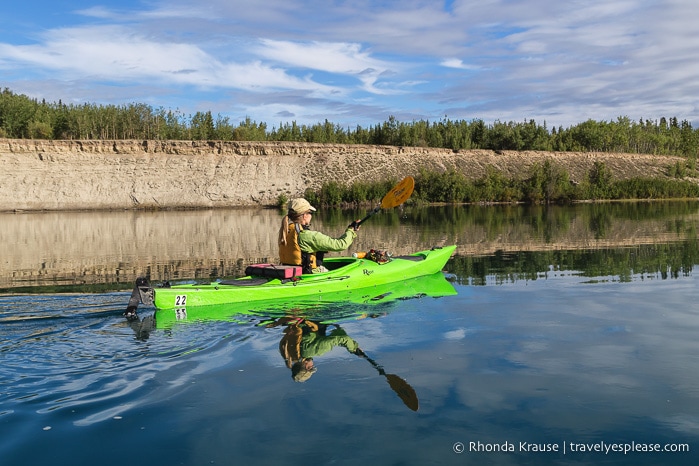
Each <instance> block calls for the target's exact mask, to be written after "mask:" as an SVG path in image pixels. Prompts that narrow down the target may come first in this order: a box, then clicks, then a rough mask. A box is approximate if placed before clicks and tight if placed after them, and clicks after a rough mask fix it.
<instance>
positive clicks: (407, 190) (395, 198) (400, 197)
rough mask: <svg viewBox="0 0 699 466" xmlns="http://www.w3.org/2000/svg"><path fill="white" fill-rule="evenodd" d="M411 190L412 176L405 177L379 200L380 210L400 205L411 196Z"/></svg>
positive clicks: (413, 181) (413, 182)
mask: <svg viewBox="0 0 699 466" xmlns="http://www.w3.org/2000/svg"><path fill="white" fill-rule="evenodd" d="M413 189H415V180H414V179H413V177H412V176H406V177H405V178H403V179H402V180H401V182H400V183H398V184H397V185H395V186H394V187H393V189H391V190H390V191H389V192H388V193H387V194H386V195H385V196H384V197H383V199H381V208H382V209H390V208H392V207H396V206H399V205H401V204H402V203H404V202H405V201H407V200H408V198H409V197H410V195H411V194H413Z"/></svg>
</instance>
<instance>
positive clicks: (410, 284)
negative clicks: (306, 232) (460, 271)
mask: <svg viewBox="0 0 699 466" xmlns="http://www.w3.org/2000/svg"><path fill="white" fill-rule="evenodd" d="M455 294H456V290H455V289H454V286H453V285H452V284H451V283H450V282H449V281H448V280H447V279H446V278H445V276H444V274H443V273H442V272H438V273H436V274H432V275H425V276H422V277H416V278H411V279H408V280H403V281H401V282H394V283H389V284H384V285H376V286H371V287H366V288H362V289H358V290H347V291H341V292H336V293H328V294H324V295H322V296H314V297H309V298H300V297H296V298H289V299H271V300H267V301H253V302H238V303H230V304H218V305H210V306H194V307H176V308H174V309H158V310H156V311H155V325H156V326H157V327H158V328H168V327H172V326H173V325H177V324H179V323H184V322H204V321H210V320H213V321H239V322H240V323H246V322H249V317H250V316H255V317H266V318H269V319H276V318H282V317H286V316H288V314H289V310H290V309H294V310H296V312H302V313H303V317H304V318H307V319H310V320H313V321H318V322H325V323H329V322H333V321H339V320H351V319H356V318H363V317H366V316H367V315H368V314H372V313H374V312H388V310H389V308H390V307H391V303H395V302H397V301H400V300H405V299H412V298H420V297H434V298H438V297H443V296H452V295H455Z"/></svg>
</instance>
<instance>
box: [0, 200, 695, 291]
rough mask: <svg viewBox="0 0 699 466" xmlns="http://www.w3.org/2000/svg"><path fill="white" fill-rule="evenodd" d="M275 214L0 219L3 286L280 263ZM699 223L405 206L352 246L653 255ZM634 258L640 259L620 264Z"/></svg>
mask: <svg viewBox="0 0 699 466" xmlns="http://www.w3.org/2000/svg"><path fill="white" fill-rule="evenodd" d="M364 213H365V211H361V210H360V211H354V212H348V211H341V210H332V209H329V210H324V211H321V212H319V214H318V215H317V216H316V218H314V226H315V227H316V228H317V229H319V230H323V231H326V232H328V233H329V234H332V233H333V232H337V233H339V232H341V231H342V229H343V228H344V227H345V226H346V225H347V223H348V219H352V218H357V216H361V215H363V214H364ZM280 216H281V212H280V211H278V210H275V209H235V210H208V211H168V212H135V211H125V212H46V213H4V214H0V225H2V227H1V228H0V248H2V249H1V250H0V252H2V257H3V260H2V261H0V289H2V288H17V287H22V286H32V287H36V286H55V285H94V284H108V285H112V286H114V285H117V286H118V285H121V288H122V289H127V288H129V287H130V286H131V285H132V284H133V281H134V280H135V279H136V277H138V276H148V277H150V279H151V280H154V281H157V280H184V279H204V280H208V279H212V278H220V277H236V276H240V275H242V274H243V271H244V270H245V267H246V266H247V265H249V264H251V263H255V262H257V263H260V262H276V261H277V246H276V232H277V228H278V224H279V219H280ZM698 224H699V203H697V202H684V201H683V202H657V203H615V204H582V205H576V206H571V207H558V206H444V207H424V208H423V207H407V208H403V209H391V210H389V211H385V212H381V213H380V214H379V215H375V216H374V217H372V219H371V221H369V222H367V223H366V225H364V227H363V228H362V231H361V234H360V235H359V238H358V239H357V240H356V241H355V244H353V246H352V249H351V250H350V251H349V252H350V253H351V252H355V251H362V250H369V249H372V248H373V249H381V250H387V251H390V252H391V253H393V254H394V255H399V254H409V253H412V252H414V251H417V250H422V249H429V248H430V247H432V246H444V245H447V244H457V245H458V248H457V254H458V255H459V256H462V257H473V256H492V255H495V254H507V253H511V252H522V251H526V252H534V251H546V252H560V251H579V250H585V251H590V250H600V249H620V248H624V249H625V248H637V249H636V252H637V254H636V256H635V257H637V258H638V257H640V256H642V255H646V254H649V253H651V252H652V251H653V248H652V247H649V248H647V249H643V250H641V249H639V247H640V246H644V245H657V244H673V243H682V242H689V241H695V240H696V238H697V225H698ZM686 244H688V243H686ZM676 253H677V254H680V255H679V256H677V257H676V258H675V259H673V260H678V261H680V262H681V263H680V265H681V268H673V270H676V271H677V272H670V273H682V272H683V270H684V267H685V264H687V263H688V262H691V261H692V260H694V259H693V256H694V255H695V254H696V253H697V251H696V248H695V249H694V250H692V249H691V247H689V248H687V249H686V250H685V251H684V252H682V253H680V252H679V251H677V252H676ZM561 254H562V253H561ZM672 254H675V253H674V252H673V253H672ZM681 254H688V255H689V256H690V258H689V260H688V261H685V260H683V259H681V258H680V257H681ZM553 259H555V260H557V262H556V263H565V262H566V261H567V260H569V259H570V258H569V257H562V256H561V257H559V258H556V257H553ZM629 259H632V260H633V259H634V256H633V255H630V256H629V257H619V258H618V261H620V262H623V261H627V260H629ZM548 265H551V263H550V264H548ZM476 267H477V266H476ZM546 270H547V268H546V267H544V268H539V269H537V272H545V271H546ZM475 276H482V274H478V273H476V274H475Z"/></svg>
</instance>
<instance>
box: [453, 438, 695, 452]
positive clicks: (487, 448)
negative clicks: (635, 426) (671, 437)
mask: <svg viewBox="0 0 699 466" xmlns="http://www.w3.org/2000/svg"><path fill="white" fill-rule="evenodd" d="M453 450H454V453H458V454H461V453H499V452H502V453H562V454H564V455H565V454H575V453H603V454H605V455H609V454H614V453H621V454H629V453H659V452H668V453H687V452H689V450H690V448H689V444H688V443H666V444H660V443H643V442H634V441H632V442H604V441H601V442H594V443H590V442H569V441H563V442H553V443H533V442H510V441H505V442H502V443H498V442H495V443H489V442H480V441H470V442H467V443H465V444H464V443H462V442H456V443H455V444H454V446H453Z"/></svg>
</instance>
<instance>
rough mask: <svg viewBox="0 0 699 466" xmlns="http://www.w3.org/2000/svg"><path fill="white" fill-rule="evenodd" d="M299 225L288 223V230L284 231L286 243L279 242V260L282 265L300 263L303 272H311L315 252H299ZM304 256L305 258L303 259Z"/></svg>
mask: <svg viewBox="0 0 699 466" xmlns="http://www.w3.org/2000/svg"><path fill="white" fill-rule="evenodd" d="M300 232H301V225H298V224H296V223H291V222H290V223H289V231H287V232H286V244H284V243H279V261H280V262H281V263H282V264H283V265H300V266H302V267H303V273H311V270H313V269H315V268H316V267H317V266H316V255H315V253H308V252H301V246H299V233H300ZM304 258H306V260H304Z"/></svg>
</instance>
